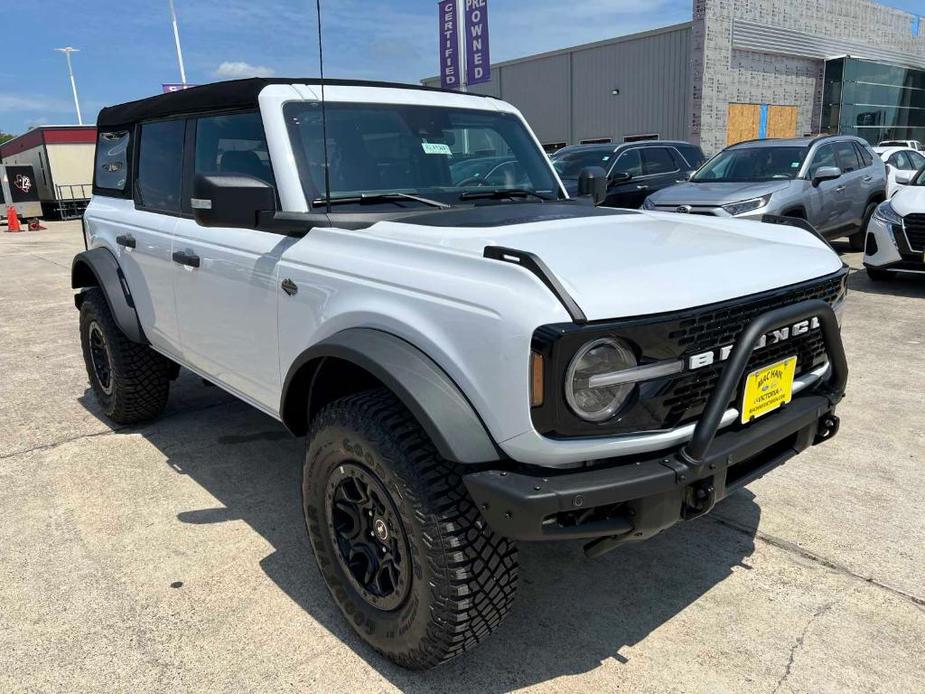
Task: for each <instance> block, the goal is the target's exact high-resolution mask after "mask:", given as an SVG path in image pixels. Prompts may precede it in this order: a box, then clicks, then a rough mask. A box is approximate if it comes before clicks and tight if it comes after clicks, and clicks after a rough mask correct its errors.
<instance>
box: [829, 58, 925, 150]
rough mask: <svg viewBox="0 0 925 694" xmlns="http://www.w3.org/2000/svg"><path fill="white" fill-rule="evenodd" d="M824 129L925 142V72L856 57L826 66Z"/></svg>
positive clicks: (874, 138) (875, 138)
mask: <svg viewBox="0 0 925 694" xmlns="http://www.w3.org/2000/svg"><path fill="white" fill-rule="evenodd" d="M822 129H823V131H825V132H832V133H835V132H838V133H844V134H846V135H858V136H859V137H862V138H864V139H865V140H867V141H868V142H870V143H871V144H874V145H876V144H877V143H878V142H880V141H882V140H919V141H921V142H925V70H913V69H911V68H905V67H900V66H898V65H885V64H882V63H874V62H870V61H866V60H857V59H854V58H836V59H834V60H829V61H827V62H826V69H825V85H824V90H823V104H822Z"/></svg>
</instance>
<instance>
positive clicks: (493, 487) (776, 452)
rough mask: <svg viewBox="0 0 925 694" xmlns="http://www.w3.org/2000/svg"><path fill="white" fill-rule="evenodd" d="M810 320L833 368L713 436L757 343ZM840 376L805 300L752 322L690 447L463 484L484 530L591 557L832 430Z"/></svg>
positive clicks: (836, 351) (833, 346)
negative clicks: (572, 544)
mask: <svg viewBox="0 0 925 694" xmlns="http://www.w3.org/2000/svg"><path fill="white" fill-rule="evenodd" d="M814 316H818V317H819V319H820V322H821V327H822V329H823V334H824V336H825V341H826V350H827V353H828V356H829V363H830V364H831V369H830V373H829V377H828V379H827V380H826V381H825V382H824V383H822V384H820V385H818V386H817V387H816V388H815V389H812V392H810V393H807V394H805V395H801V396H799V397H795V398H794V399H793V400H792V401H791V402H790V404H789V405H787V406H786V407H784V408H783V409H781V410H780V411H778V412H775V413H773V414H770V415H768V416H767V417H766V418H765V419H762V420H758V421H757V422H754V423H752V424H750V425H748V426H745V427H743V428H741V429H740V430H737V431H730V432H727V433H724V434H722V435H721V436H717V432H718V430H719V427H720V423H721V420H722V417H723V415H724V413H725V410H726V405H727V404H728V403H729V401H730V399H731V397H732V394H733V392H734V390H735V388H736V387H737V386H738V384H739V383H740V382H741V380H742V378H743V376H744V372H745V368H746V365H747V362H748V357H749V355H750V354H751V351H752V349H753V347H754V345H755V344H756V342H757V340H758V338H759V337H760V336H761V335H763V334H764V333H765V332H766V331H767V330H769V329H770V328H774V327H777V326H779V325H782V324H785V323H787V322H789V321H798V320H804V319H806V318H811V317H814ZM847 375H848V369H847V363H846V361H845V353H844V348H843V346H842V343H841V336H840V334H839V329H838V323H837V319H836V316H835V313H834V312H833V311H832V309H831V307H830V306H829V305H828V304H826V303H825V302H823V301H818V300H811V301H803V302H801V303H798V304H794V305H792V306H786V307H784V308H780V309H776V310H773V311H769V312H768V313H765V314H762V315H761V316H758V317H757V318H755V319H754V320H753V321H752V322H751V323H750V324H749V325H748V327H747V328H746V329H745V330H744V331H743V332H742V335H741V336H740V338H739V340H738V341H737V345H736V348H735V349H734V350H733V353H732V355H731V357H730V358H729V360H728V361H727V362H726V364H725V366H724V369H723V373H722V375H721V377H720V380H719V382H718V384H717V386H716V388H715V389H714V391H713V394H712V395H711V397H710V400H709V402H708V403H707V406H706V408H705V410H704V412H703V415H702V417H701V419H700V421H699V422H698V424H697V427H696V429H695V431H694V435H693V437H692V438H691V441H690V442H689V443H688V444H686V445H685V446H683V447H681V448H676V449H673V450H670V451H668V452H663V453H662V454H661V455H659V456H657V457H652V456H651V454H649V455H648V456H647V457H621V458H617V459H611V460H604V461H597V463H596V464H595V465H594V467H590V468H584V469H581V470H578V471H569V472H564V473H555V472H553V471H550V470H538V469H536V468H530V467H529V466H527V467H525V468H519V469H508V470H505V469H494V470H482V471H479V472H473V473H470V474H467V475H465V476H464V478H463V480H464V482H465V484H466V487H467V489H468V491H469V493H470V495H471V496H472V498H473V500H474V501H475V503H476V504H477V506H478V507H479V509H480V510H481V513H482V516H483V517H484V519H485V521H486V522H487V523H488V524H489V526H491V528H492V529H493V530H494V531H495V532H497V533H499V534H500V535H503V536H505V537H509V538H511V539H516V540H557V539H580V538H583V539H591V540H593V542H592V543H591V544H590V545H589V546H588V551H589V553H591V554H598V553H601V552H604V551H607V550H608V549H612V548H613V547H615V546H616V545H618V544H621V543H623V542H628V541H638V540H644V539H646V538H648V537H651V536H652V535H655V534H656V533H658V532H660V531H661V530H663V529H665V528H667V527H669V526H671V525H673V524H674V523H676V522H678V521H679V520H688V519H691V518H695V517H697V516H700V515H703V514H704V513H707V512H708V511H709V510H710V509H711V508H712V507H713V505H714V504H715V503H716V502H717V501H718V500H720V499H722V498H723V497H724V496H726V495H727V494H729V493H730V492H731V491H733V490H734V489H736V488H738V487H741V486H743V485H745V484H747V483H748V482H750V481H752V480H754V479H757V478H758V477H761V476H762V475H764V474H765V473H766V472H768V471H769V470H771V469H773V468H775V467H777V466H778V465H780V464H781V463H783V462H785V461H787V460H789V459H790V458H792V457H793V456H795V455H796V454H798V453H800V452H801V451H803V450H805V449H806V448H808V447H809V446H811V445H814V444H817V443H820V442H822V441H825V440H828V439H829V438H831V437H832V436H834V435H835V433H836V432H837V431H838V418H837V417H836V416H835V406H836V405H837V404H838V402H839V401H840V400H841V399H842V397H843V396H844V392H845V384H846V381H847Z"/></svg>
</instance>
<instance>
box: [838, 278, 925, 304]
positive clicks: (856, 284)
mask: <svg viewBox="0 0 925 694" xmlns="http://www.w3.org/2000/svg"><path fill="white" fill-rule="evenodd" d="M848 292H849V294H848V300H849V301H851V294H850V292H861V293H863V294H881V295H883V296H903V297H908V298H910V299H925V275H913V274H909V273H905V272H901V273H896V274H894V275H893V277H891V278H890V279H889V280H887V281H884V282H874V281H873V280H872V279H871V278H870V276H869V275H868V274H867V271H866V270H856V271H854V272H852V273H851V276H850V277H849V278H848Z"/></svg>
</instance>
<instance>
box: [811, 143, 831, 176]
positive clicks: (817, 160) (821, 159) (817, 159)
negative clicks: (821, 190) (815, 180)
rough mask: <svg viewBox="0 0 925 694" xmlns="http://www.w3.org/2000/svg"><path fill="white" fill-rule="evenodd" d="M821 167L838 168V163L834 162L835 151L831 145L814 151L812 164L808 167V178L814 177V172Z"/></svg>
mask: <svg viewBox="0 0 925 694" xmlns="http://www.w3.org/2000/svg"><path fill="white" fill-rule="evenodd" d="M823 166H838V162H837V161H836V160H835V149H834V148H833V147H832V145H823V146H822V147H820V148H819V149H817V150H816V154H815V156H814V157H813V163H812V164H810V167H809V177H810V178H812V177H813V176H815V175H816V172H817V171H818V170H819V169H821V168H822V167H823Z"/></svg>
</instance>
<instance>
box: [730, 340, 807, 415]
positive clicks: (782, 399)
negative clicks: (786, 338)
mask: <svg viewBox="0 0 925 694" xmlns="http://www.w3.org/2000/svg"><path fill="white" fill-rule="evenodd" d="M796 370H797V358H796V357H790V358H789V359H784V361H779V362H777V363H776V364H771V365H770V366H765V367H764V368H761V369H758V370H757V371H752V372H751V373H750V374H749V375H748V378H747V379H745V395H744V396H743V398H742V423H743V424H747V423H748V422H750V421H752V420H753V419H755V418H757V417H761V416H762V415H765V414H767V413H768V412H773V411H774V410H776V409H777V408H778V407H781V406H782V405H786V404H787V403H788V402H790V400H791V399H792V398H793V376H794V374H795V373H796Z"/></svg>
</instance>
